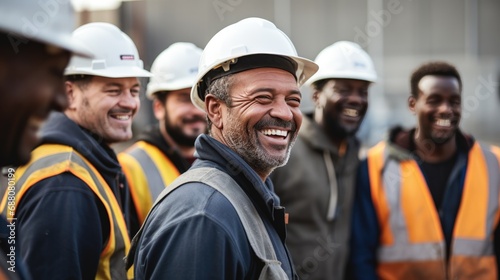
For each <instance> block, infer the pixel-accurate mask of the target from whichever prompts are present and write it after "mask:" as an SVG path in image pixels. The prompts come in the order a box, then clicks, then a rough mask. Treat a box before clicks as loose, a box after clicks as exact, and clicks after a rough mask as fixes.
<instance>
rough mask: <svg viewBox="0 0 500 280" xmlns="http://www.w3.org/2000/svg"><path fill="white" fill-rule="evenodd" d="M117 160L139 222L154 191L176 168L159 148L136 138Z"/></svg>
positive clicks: (170, 179)
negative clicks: (136, 140)
mask: <svg viewBox="0 0 500 280" xmlns="http://www.w3.org/2000/svg"><path fill="white" fill-rule="evenodd" d="M118 161H119V162H120V164H121V165H122V168H123V172H124V173H125V176H126V177H127V181H128V183H129V186H130V193H131V196H132V200H133V202H134V205H135V208H136V212H137V215H138V218H139V222H140V223H141V224H142V223H143V222H144V219H145V218H146V216H147V214H148V212H149V210H150V209H151V206H152V205H153V202H154V201H155V200H156V198H157V197H158V195H159V194H160V193H161V192H162V191H163V190H164V189H165V187H166V186H167V185H169V184H170V183H172V182H173V181H174V180H175V178H177V177H179V175H180V173H179V170H177V167H175V165H174V164H173V163H172V162H171V161H170V160H169V159H168V157H167V156H165V154H164V153H163V152H162V151H161V150H160V149H158V148H157V147H156V146H154V145H151V144H149V143H147V142H145V141H138V142H136V143H135V144H134V145H133V146H131V147H130V148H129V149H127V150H126V151H125V152H123V153H120V154H118Z"/></svg>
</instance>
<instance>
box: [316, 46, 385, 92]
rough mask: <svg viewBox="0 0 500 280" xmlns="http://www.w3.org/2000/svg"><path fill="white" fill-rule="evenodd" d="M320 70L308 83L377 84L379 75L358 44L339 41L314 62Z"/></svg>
mask: <svg viewBox="0 0 500 280" xmlns="http://www.w3.org/2000/svg"><path fill="white" fill-rule="evenodd" d="M314 62H316V63H317V64H318V65H319V70H318V72H316V74H314V75H313V76H312V77H311V79H309V80H308V81H307V83H308V84H312V83H314V82H316V81H319V80H323V79H334V78H337V79H354V80H364V81H369V82H375V81H376V80H377V73H376V72H375V68H374V66H373V61H372V59H371V58H370V56H369V55H368V54H367V53H366V52H365V51H364V50H363V49H362V48H361V47H360V46H359V45H358V44H356V43H353V42H349V41H339V42H336V43H334V44H333V45H330V46H328V47H326V48H324V49H323V50H322V51H321V52H320V53H319V54H318V56H316V59H315V60H314Z"/></svg>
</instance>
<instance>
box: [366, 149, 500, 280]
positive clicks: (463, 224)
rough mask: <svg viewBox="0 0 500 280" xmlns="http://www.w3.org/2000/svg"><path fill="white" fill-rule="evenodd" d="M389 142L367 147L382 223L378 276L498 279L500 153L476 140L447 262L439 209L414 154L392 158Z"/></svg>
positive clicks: (372, 182) (374, 194)
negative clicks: (496, 237)
mask: <svg viewBox="0 0 500 280" xmlns="http://www.w3.org/2000/svg"><path fill="white" fill-rule="evenodd" d="M387 155H388V148H387V147H386V146H385V143H381V144H378V145H377V146H375V147H374V148H372V149H371V150H370V151H369V152H368V172H369V176H370V188H371V196H372V201H373V205H374V207H375V211H376V214H377V218H378V223H379V225H380V245H379V248H378V251H377V274H378V277H379V279H405V280H411V279H425V280H432V279H475V280H480V279H485V280H486V279H488V280H489V279H497V273H498V272H497V267H496V258H495V255H494V250H493V248H494V246H493V235H494V231H495V229H496V227H497V225H498V219H499V215H500V211H499V198H500V196H499V186H500V165H499V162H500V154H498V153H495V152H492V150H491V149H488V148H485V147H481V146H480V145H479V144H478V143H475V144H474V145H473V147H472V148H471V150H470V152H469V155H468V164H467V170H466V176H465V181H464V186H463V193H462V200H461V202H460V208H459V211H458V214H457V217H456V221H455V226H454V230H453V237H452V242H451V244H452V245H451V249H450V259H449V263H446V248H445V239H444V235H443V232H442V228H441V223H440V219H439V215H438V212H437V211H436V207H435V205H434V202H433V199H432V196H431V193H430V191H429V189H428V187H427V183H426V181H425V178H424V176H423V175H422V172H421V171H420V168H419V166H418V164H417V162H416V161H415V160H411V159H408V160H401V161H396V160H394V159H388V156H387Z"/></svg>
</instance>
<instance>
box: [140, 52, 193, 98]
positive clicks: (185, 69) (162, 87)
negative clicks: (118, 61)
mask: <svg viewBox="0 0 500 280" xmlns="http://www.w3.org/2000/svg"><path fill="white" fill-rule="evenodd" d="M201 52H202V50H201V49H200V48H198V47H197V46H195V45H194V44H192V43H184V42H177V43H174V44H172V45H170V47H168V48H167V49H165V50H164V51H163V52H161V53H160V54H159V55H158V57H156V59H155V61H154V62H153V66H151V73H152V74H153V76H152V77H151V79H150V80H149V83H148V87H147V90H146V95H147V97H149V98H153V95H154V94H155V93H157V92H159V91H170V90H179V89H183V88H191V87H192V86H193V85H194V84H195V83H196V75H197V74H198V63H199V62H200V57H201Z"/></svg>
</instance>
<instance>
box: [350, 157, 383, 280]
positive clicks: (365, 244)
mask: <svg viewBox="0 0 500 280" xmlns="http://www.w3.org/2000/svg"><path fill="white" fill-rule="evenodd" d="M368 174H369V173H368V163H367V161H366V160H364V161H362V162H361V164H360V166H359V168H358V173H357V178H356V194H355V197H354V208H353V211H352V231H351V232H352V234H351V256H350V265H349V270H350V272H349V273H350V275H351V278H352V279H363V280H368V279H377V274H376V263H377V260H376V254H377V248H378V246H379V236H380V232H379V225H378V219H377V216H376V213H375V208H374V206H373V201H372V198H371V192H370V180H369V177H368V176H369V175H368Z"/></svg>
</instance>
